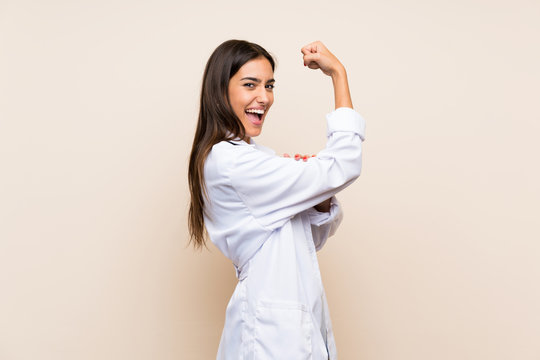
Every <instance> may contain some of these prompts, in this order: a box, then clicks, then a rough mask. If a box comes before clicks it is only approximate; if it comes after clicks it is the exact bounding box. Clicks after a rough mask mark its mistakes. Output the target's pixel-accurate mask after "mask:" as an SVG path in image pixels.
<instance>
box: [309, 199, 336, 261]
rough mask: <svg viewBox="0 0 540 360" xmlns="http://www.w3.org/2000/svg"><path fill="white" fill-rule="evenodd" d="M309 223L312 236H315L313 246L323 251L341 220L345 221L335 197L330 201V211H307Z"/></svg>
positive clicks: (313, 209) (312, 209)
mask: <svg viewBox="0 0 540 360" xmlns="http://www.w3.org/2000/svg"><path fill="white" fill-rule="evenodd" d="M307 214H308V216H309V222H310V224H311V234H312V236H313V244H314V245H315V249H316V250H317V251H319V250H320V249H322V247H323V246H324V244H325V243H326V240H327V239H328V238H329V237H330V236H332V235H334V234H335V232H336V230H337V228H338V226H339V224H341V220H343V212H342V210H341V205H340V204H339V202H338V201H337V199H336V197H335V196H333V197H332V198H331V200H330V211H329V212H320V211H317V210H316V209H315V208H314V207H312V208H310V209H308V210H307Z"/></svg>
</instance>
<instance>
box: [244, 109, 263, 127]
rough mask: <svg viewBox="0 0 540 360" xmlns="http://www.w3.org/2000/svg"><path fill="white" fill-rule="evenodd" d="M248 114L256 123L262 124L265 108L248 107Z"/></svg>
mask: <svg viewBox="0 0 540 360" xmlns="http://www.w3.org/2000/svg"><path fill="white" fill-rule="evenodd" d="M246 114H247V117H248V119H250V120H251V122H253V123H254V124H255V125H260V124H261V123H262V116H263V115H264V110H263V109H247V110H246Z"/></svg>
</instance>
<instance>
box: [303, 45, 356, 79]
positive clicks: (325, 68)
mask: <svg viewBox="0 0 540 360" xmlns="http://www.w3.org/2000/svg"><path fill="white" fill-rule="evenodd" d="M301 51H302V54H304V66H307V67H308V68H310V69H314V70H316V69H321V70H322V72H323V73H325V74H326V75H328V76H333V75H336V74H337V73H338V72H340V71H341V72H342V71H345V68H344V67H343V65H342V64H341V62H339V60H338V58H337V57H335V56H334V54H332V53H331V52H330V51H329V50H328V49H327V48H326V46H324V44H323V43H322V42H320V41H315V42H312V43H311V44H308V45H306V46H304V47H303V48H302V50H301Z"/></svg>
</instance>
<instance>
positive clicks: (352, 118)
mask: <svg viewBox="0 0 540 360" xmlns="http://www.w3.org/2000/svg"><path fill="white" fill-rule="evenodd" d="M326 122H327V125H328V136H330V135H332V134H333V133H335V132H339V131H346V132H353V133H355V134H358V136H360V138H361V139H362V141H363V140H365V138H366V136H365V133H366V121H365V120H364V118H363V117H362V116H361V115H360V114H359V113H357V112H356V111H355V110H353V109H351V108H347V107H341V108H338V109H336V110H334V111H332V112H331V113H329V114H327V115H326Z"/></svg>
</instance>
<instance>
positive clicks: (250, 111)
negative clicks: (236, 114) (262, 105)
mask: <svg viewBox="0 0 540 360" xmlns="http://www.w3.org/2000/svg"><path fill="white" fill-rule="evenodd" d="M246 112H247V113H252V114H259V115H262V114H264V110H257V109H249V110H246Z"/></svg>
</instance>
